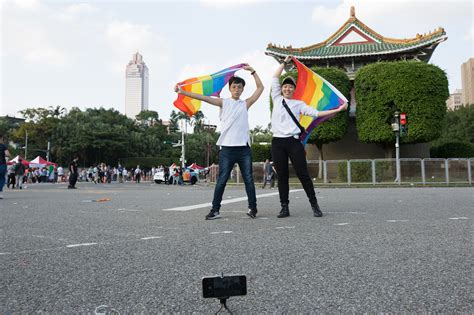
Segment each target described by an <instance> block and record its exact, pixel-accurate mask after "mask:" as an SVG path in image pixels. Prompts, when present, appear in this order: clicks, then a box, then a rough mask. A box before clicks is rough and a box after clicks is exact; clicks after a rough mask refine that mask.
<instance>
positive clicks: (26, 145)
mask: <svg viewBox="0 0 474 315" xmlns="http://www.w3.org/2000/svg"><path fill="white" fill-rule="evenodd" d="M25 160H28V130H26V129H25Z"/></svg>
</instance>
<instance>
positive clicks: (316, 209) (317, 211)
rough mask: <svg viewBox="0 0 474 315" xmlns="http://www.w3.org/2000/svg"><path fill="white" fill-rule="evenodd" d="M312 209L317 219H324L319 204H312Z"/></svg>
mask: <svg viewBox="0 0 474 315" xmlns="http://www.w3.org/2000/svg"><path fill="white" fill-rule="evenodd" d="M311 209H313V215H314V216H315V217H318V218H319V217H322V216H323V212H322V211H321V209H320V208H319V205H318V202H317V201H315V202H314V203H311Z"/></svg>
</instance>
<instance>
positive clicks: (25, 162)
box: [7, 155, 30, 167]
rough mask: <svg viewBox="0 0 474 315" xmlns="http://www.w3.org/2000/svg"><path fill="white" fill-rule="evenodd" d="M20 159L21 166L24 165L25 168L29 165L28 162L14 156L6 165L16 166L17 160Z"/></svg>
mask: <svg viewBox="0 0 474 315" xmlns="http://www.w3.org/2000/svg"><path fill="white" fill-rule="evenodd" d="M20 158H21V164H23V165H25V166H26V167H28V165H29V164H30V162H28V161H27V160H25V159H24V158H22V157H21V156H19V155H17V156H15V158H13V159H11V160H10V161H8V163H7V164H8V165H13V164H16V163H18V160H19V159H20Z"/></svg>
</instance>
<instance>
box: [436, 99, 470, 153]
mask: <svg viewBox="0 0 474 315" xmlns="http://www.w3.org/2000/svg"><path fill="white" fill-rule="evenodd" d="M431 156H432V157H442V158H451V157H453V158H455V157H457V158H461V157H474V105H470V106H466V107H461V108H459V109H457V110H454V111H448V112H447V113H446V116H445V118H444V122H443V128H442V131H441V137H439V138H438V139H436V140H435V141H433V142H432V147H431Z"/></svg>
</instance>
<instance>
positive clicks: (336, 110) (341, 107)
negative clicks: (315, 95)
mask: <svg viewBox="0 0 474 315" xmlns="http://www.w3.org/2000/svg"><path fill="white" fill-rule="evenodd" d="M347 106H348V105H347V103H344V104H343V105H342V106H340V107H338V108H335V109H330V110H322V111H320V112H319V113H318V117H324V116H328V115H331V114H335V113H339V112H342V111H343V110H346V109H347Z"/></svg>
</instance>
